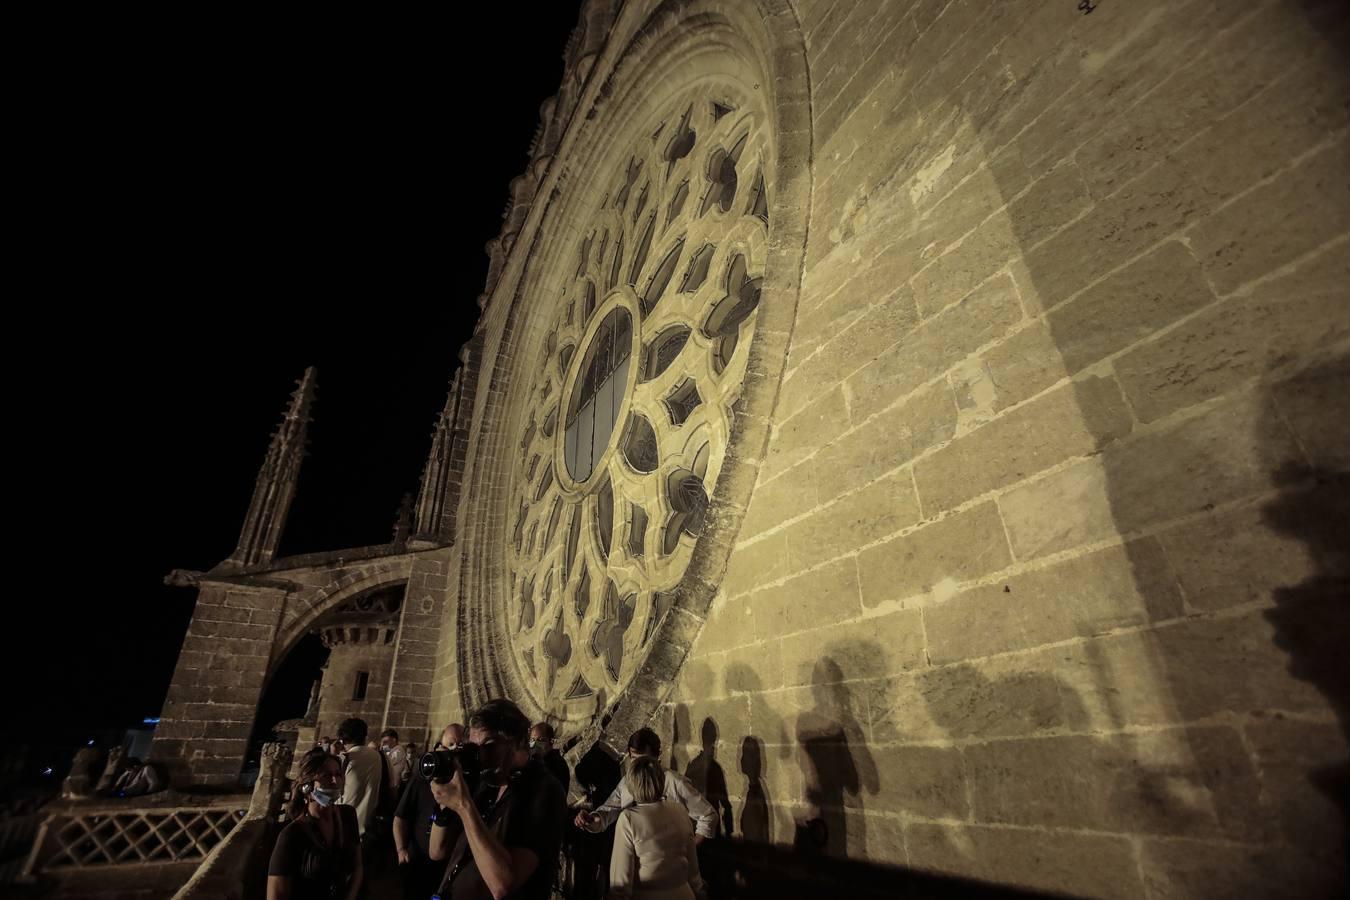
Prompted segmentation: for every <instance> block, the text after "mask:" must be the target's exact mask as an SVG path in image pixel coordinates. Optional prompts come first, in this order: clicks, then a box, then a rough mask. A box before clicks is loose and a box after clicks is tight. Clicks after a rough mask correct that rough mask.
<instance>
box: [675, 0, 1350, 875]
mask: <svg viewBox="0 0 1350 900" xmlns="http://www.w3.org/2000/svg"><path fill="white" fill-rule="evenodd" d="M796 6H797V9H798V13H799V15H800V19H801V24H802V27H803V29H804V33H805V37H806V44H807V53H808V59H809V64H810V70H811V83H812V88H811V105H812V126H813V131H814V147H815V150H814V156H815V158H814V164H813V170H814V194H813V203H812V215H811V229H810V235H811V236H810V241H809V243H808V249H807V257H808V258H807V264H806V268H805V272H804V275H803V284H802V290H803V293H802V301H801V307H800V310H799V313H798V316H797V321H796V325H795V329H794V332H793V336H792V343H791V350H790V354H789V359H788V369H787V374H786V376H785V378H784V380H783V384H782V389H781V394H780V397H779V401H778V406H777V410H776V414H775V418H774V425H773V437H772V440H771V443H770V446H769V448H768V452H767V455H766V457H765V458H764V460H763V464H762V468H761V471H760V475H759V478H758V482H757V485H756V487H755V491H754V495H753V500H752V503H751V506H750V509H749V511H748V514H747V516H746V518H745V520H744V524H743V526H742V529H741V533H740V538H739V542H738V544H737V546H736V549H735V552H734V554H733V557H732V560H731V565H730V569H729V571H728V573H727V575H726V578H725V579H724V581H723V583H722V585H721V591H720V593H719V596H718V599H717V601H716V602H715V604H714V607H713V610H712V614H711V617H710V619H709V621H708V622H707V623H706V624H705V626H704V627H703V629H702V632H701V634H700V636H699V638H698V640H697V642H696V643H695V644H694V647H693V650H692V652H691V654H690V656H689V659H688V661H687V662H686V664H685V666H684V669H683V672H682V674H681V677H680V680H679V684H678V687H677V689H676V694H675V696H674V697H673V698H672V702H671V703H670V704H669V705H668V706H667V708H666V709H665V711H664V717H663V722H662V731H663V733H664V734H665V735H666V737H667V738H668V739H672V738H673V743H674V745H675V746H674V748H673V755H672V758H673V760H674V762H675V763H676V764H677V765H680V766H687V765H689V764H690V763H691V762H693V763H697V766H696V769H697V771H699V772H703V771H704V770H706V768H707V764H708V763H709V762H710V761H715V762H716V764H717V765H718V766H720V768H721V770H722V771H723V772H724V774H725V780H726V783H727V785H728V788H729V794H730V804H731V808H732V810H733V814H734V818H735V822H736V832H737V833H738V834H742V835H745V836H746V837H750V838H755V839H760V840H769V841H773V842H778V843H789V842H794V841H797V842H799V843H801V844H804V845H806V846H815V845H818V844H823V848H822V849H823V850H824V852H827V853H830V854H835V855H847V856H849V857H853V858H866V859H871V860H884V861H892V862H895V863H899V864H905V865H909V866H913V867H918V868H925V869H934V870H939V871H942V872H949V873H957V874H963V875H970V876H974V877H978V878H983V879H988V880H991V881H997V882H1003V883H1017V884H1023V885H1030V886H1035V887H1038V888H1046V889H1054V890H1061V891H1069V892H1073V893H1082V894H1091V895H1124V896H1141V895H1144V894H1149V895H1172V894H1179V895H1186V894H1196V895H1212V894H1214V893H1217V892H1223V891H1226V890H1228V889H1233V888H1238V887H1241V888H1242V889H1244V890H1246V891H1247V892H1248V893H1249V894H1261V895H1264V894H1273V893H1281V892H1294V893H1298V892H1300V891H1302V890H1309V891H1313V892H1314V893H1320V892H1321V890H1323V889H1325V887H1326V885H1327V884H1329V883H1330V882H1331V881H1332V880H1334V879H1335V878H1337V877H1343V873H1342V875H1341V876H1338V875H1337V873H1338V872H1339V871H1341V867H1342V866H1343V860H1342V859H1340V858H1339V854H1340V853H1341V852H1342V848H1343V841H1344V830H1343V826H1342V823H1341V820H1340V817H1339V815H1338V814H1337V810H1336V809H1335V807H1334V805H1333V803H1332V802H1331V800H1330V799H1329V798H1328V796H1327V792H1328V790H1329V789H1330V783H1329V782H1328V781H1326V780H1324V779H1322V778H1321V776H1320V775H1319V773H1324V772H1326V771H1327V770H1328V769H1330V768H1331V767H1333V766H1340V767H1343V766H1344V761H1345V758H1346V745H1345V736H1344V731H1343V727H1342V724H1341V723H1338V716H1343V715H1344V714H1345V703H1346V700H1347V696H1346V692H1345V679H1344V675H1343V674H1337V671H1338V666H1337V663H1336V658H1337V657H1336V654H1337V653H1338V651H1337V649H1336V644H1335V640H1336V639H1333V638H1332V637H1330V635H1329V634H1326V631H1327V630H1329V629H1340V630H1339V632H1332V633H1337V634H1338V635H1339V639H1343V638H1344V636H1345V634H1346V631H1345V626H1346V613H1345V611H1344V603H1345V598H1346V593H1345V588H1346V582H1345V581H1344V577H1345V575H1346V558H1345V553H1346V549H1345V548H1346V547H1347V546H1350V537H1347V535H1346V532H1345V525H1344V522H1345V512H1346V510H1347V502H1346V470H1347V467H1348V466H1347V463H1350V459H1348V458H1347V455H1346V454H1347V448H1348V447H1350V433H1347V427H1348V426H1347V423H1350V406H1347V397H1350V366H1348V365H1347V359H1346V356H1347V353H1350V306H1347V300H1348V299H1350V298H1347V287H1346V285H1347V284H1350V281H1348V280H1347V275H1350V271H1347V270H1350V252H1347V251H1348V250H1350V243H1347V231H1348V230H1350V190H1347V189H1348V188H1350V179H1347V178H1346V173H1347V172H1348V171H1350V165H1348V164H1350V143H1348V142H1347V134H1346V130H1345V126H1346V99H1347V96H1350V92H1348V91H1347V85H1348V80H1347V74H1346V73H1347V69H1346V66H1347V56H1346V42H1345V17H1344V15H1343V14H1342V13H1341V8H1340V7H1339V5H1338V4H1333V3H1324V4H1316V3H1303V4H1297V3H1289V2H1261V3H1255V2H1254V3H1250V4H1240V5H1237V6H1234V5H1232V4H1222V3H1214V2H1202V0H1195V2H1178V0H1168V2H1161V0H1159V2H1142V3H1141V2H1136V3H1128V4H1127V3H1120V2H1102V3H1100V4H1098V5H1097V9H1096V10H1095V11H1094V12H1093V13H1092V14H1090V15H1083V14H1082V13H1081V12H1080V11H1078V10H1077V9H1075V6H1076V4H1074V3H1070V2H1059V3H1048V2H1044V3H1015V2H1014V3H997V4H990V3H981V2H965V0H953V2H950V3H945V2H918V3H909V2H890V3H881V2H852V0H847V2H838V3H831V2H829V0H823V2H809V0H803V2H800V3H798V4H796ZM1338 578H1339V579H1340V580H1339V581H1338V580H1337V579H1338ZM710 727H712V728H715V733H716V741H715V742H714V743H712V744H710V745H709V746H708V748H707V749H706V750H705V749H704V747H703V741H702V737H703V735H704V734H705V733H708V730H709V728H710ZM700 754H701V755H700ZM1342 772H1343V768H1342ZM1342 777H1343V776H1342ZM812 820H815V821H816V822H817V823H818V824H815V825H812V826H811V827H809V828H804V827H803V823H805V822H809V821H812ZM822 826H823V827H822Z"/></svg>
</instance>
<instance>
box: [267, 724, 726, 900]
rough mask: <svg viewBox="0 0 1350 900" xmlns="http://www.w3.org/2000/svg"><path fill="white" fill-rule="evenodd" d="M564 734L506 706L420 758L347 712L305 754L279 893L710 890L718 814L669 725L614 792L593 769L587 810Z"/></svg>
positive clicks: (642, 736) (290, 899)
mask: <svg viewBox="0 0 1350 900" xmlns="http://www.w3.org/2000/svg"><path fill="white" fill-rule="evenodd" d="M555 737H556V736H555V734H554V731H553V728H552V726H550V725H549V724H548V723H546V722H540V723H535V724H531V723H530V721H529V719H528V718H526V716H525V715H524V713H522V712H521V710H520V708H519V707H517V706H516V705H515V704H514V703H512V702H511V701H509V700H493V701H490V702H488V703H486V704H484V705H483V706H482V707H481V708H479V709H478V710H476V711H475V712H474V713H473V715H472V716H471V717H470V718H469V723H468V727H467V728H466V727H465V726H464V725H462V724H452V725H449V726H447V727H446V728H445V730H444V731H443V732H442V733H441V736H440V740H439V741H438V742H437V744H436V746H435V748H434V750H433V754H429V762H428V763H427V764H420V763H419V761H418V760H417V759H416V758H415V756H414V753H413V751H414V748H412V747H411V746H409V745H401V744H399V740H398V734H397V732H394V731H392V730H387V731H385V732H383V733H382V734H381V735H380V740H379V741H378V742H371V743H369V744H367V743H366V738H367V726H366V723H365V722H363V721H362V720H360V719H348V720H346V721H344V722H343V723H342V724H341V726H339V728H338V736H337V739H336V740H328V739H325V740H324V741H321V742H320V743H319V745H318V746H316V747H315V748H314V749H313V750H311V751H309V752H308V753H306V754H305V755H304V757H302V759H301V760H300V764H299V774H298V776H297V778H296V781H295V785H294V788H293V791H292V794H291V797H290V799H289V802H288V804H287V807H286V819H287V824H286V825H285V827H284V828H283V829H282V830H281V833H280V834H279V836H278V838H277V841H276V845H275V848H274V850H273V852H272V857H271V862H270V865H269V867H268V878H267V897H268V900H310V898H325V900H327V898H341V900H358V898H363V900H364V898H369V900H385V898H389V900H393V898H399V897H402V898H408V900H429V898H433V897H436V898H440V900H452V898H453V900H469V898H474V900H478V898H497V900H500V898H512V900H517V898H518V900H548V898H550V897H554V896H558V895H565V896H570V897H577V898H587V900H589V898H597V900H599V898H637V900H694V898H704V897H705V896H706V892H705V886H704V883H703V879H702V877H701V876H700V869H699V861H698V848H699V845H700V844H701V843H702V842H703V841H704V840H706V839H708V838H712V837H714V836H715V835H716V834H717V827H718V819H717V814H716V811H715V810H714V808H713V806H712V805H711V804H709V803H708V801H707V800H706V799H704V798H703V796H702V795H701V794H700V793H699V792H698V790H697V789H695V787H694V785H693V784H692V783H691V782H690V781H689V779H688V778H685V777H684V776H683V775H680V774H679V773H677V772H674V771H671V770H669V769H667V768H665V767H664V766H662V764H661V762H660V761H659V757H660V753H661V740H660V738H659V737H658V736H657V734H656V733H655V732H654V731H652V730H651V729H649V728H642V729H639V730H638V731H636V732H634V733H633V735H632V736H631V738H630V739H629V741H628V748H627V753H626V756H625V758H624V760H623V773H622V778H621V779H620V780H619V783H618V785H617V787H614V788H613V790H612V792H609V793H608V796H607V797H605V799H604V800H603V801H599V796H602V794H597V793H596V790H597V785H596V784H595V783H594V780H592V781H590V782H587V781H586V780H585V779H584V778H583V777H582V772H581V769H580V767H579V768H578V780H579V781H580V782H582V784H581V785H580V787H582V788H583V790H579V791H578V792H576V793H577V795H578V796H581V797H582V798H583V799H581V800H579V801H578V802H577V803H576V804H575V808H571V807H569V805H568V800H567V798H568V794H569V788H570V787H571V779H572V773H571V771H570V769H569V767H568V765H567V763H566V761H565V760H564V759H563V758H562V755H561V753H559V752H558V750H557V749H556V748H555V747H554V740H555ZM597 801H598V802H597ZM611 837H612V845H611V843H610V839H611ZM563 868H568V869H570V870H571V874H572V875H573V876H574V877H572V878H569V879H563V878H561V877H560V873H561V870H562V869H563Z"/></svg>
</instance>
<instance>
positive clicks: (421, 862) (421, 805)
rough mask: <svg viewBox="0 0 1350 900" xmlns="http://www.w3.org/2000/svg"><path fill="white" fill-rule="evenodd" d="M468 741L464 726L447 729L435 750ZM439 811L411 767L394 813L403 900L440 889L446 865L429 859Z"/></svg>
mask: <svg viewBox="0 0 1350 900" xmlns="http://www.w3.org/2000/svg"><path fill="white" fill-rule="evenodd" d="M467 740H468V732H467V731H466V730H465V728H464V726H463V725H460V724H459V723H455V724H453V725H447V726H446V727H445V730H444V731H442V732H441V739H440V741H438V742H437V743H436V746H435V748H434V749H435V750H458V749H459V748H460V746H461V745H462V744H464V743H465V742H466V741H467ZM414 762H417V760H414ZM477 785H478V782H477V781H476V780H475V781H471V782H470V783H469V787H470V788H476V787H477ZM438 808H439V807H438V806H437V805H436V798H435V797H433V796H432V794H431V782H430V781H428V780H427V779H426V778H424V777H423V776H422V771H421V768H420V766H416V765H415V766H413V774H412V776H411V778H410V780H409V781H408V789H407V790H405V791H404V792H403V797H402V798H401V799H400V800H399V802H398V809H396V810H394V846H395V849H396V851H397V853H398V865H399V870H400V871H401V872H402V873H403V897H404V900H427V898H428V897H430V896H431V895H432V894H434V893H436V889H437V888H439V887H440V886H441V877H442V876H444V875H445V863H443V862H436V861H435V860H433V859H432V858H431V820H432V818H433V817H435V815H436V810H437V809H438Z"/></svg>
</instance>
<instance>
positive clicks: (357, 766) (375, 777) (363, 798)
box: [338, 719, 384, 835]
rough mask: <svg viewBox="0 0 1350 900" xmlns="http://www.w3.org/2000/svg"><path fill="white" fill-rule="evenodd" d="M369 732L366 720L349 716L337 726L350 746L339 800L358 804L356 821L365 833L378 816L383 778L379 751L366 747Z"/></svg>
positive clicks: (346, 743) (342, 740)
mask: <svg viewBox="0 0 1350 900" xmlns="http://www.w3.org/2000/svg"><path fill="white" fill-rule="evenodd" d="M366 733H367V728H366V723H365V722H364V721H363V720H361V719H346V720H344V721H343V722H342V724H341V725H339V726H338V740H339V741H341V742H342V744H343V746H345V747H348V748H350V749H348V750H347V751H346V753H345V754H344V761H343V763H344V764H343V768H344V773H343V774H344V775H345V781H344V786H343V789H342V796H341V797H339V798H338V802H339V803H345V804H347V805H348V806H354V807H356V824H357V827H359V828H360V829H361V834H362V835H364V834H365V833H366V828H368V827H369V826H370V823H371V820H372V819H373V818H374V816H375V808H376V807H377V806H379V803H380V785H381V783H382V782H383V781H384V766H383V765H382V764H381V760H380V751H378V750H373V749H371V748H370V747H367V746H366Z"/></svg>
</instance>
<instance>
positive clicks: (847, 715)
mask: <svg viewBox="0 0 1350 900" xmlns="http://www.w3.org/2000/svg"><path fill="white" fill-rule="evenodd" d="M831 650H832V652H837V653H841V654H847V656H846V658H848V659H849V660H867V659H881V658H882V655H881V654H882V653H883V651H882V649H881V647H880V646H876V645H872V646H870V647H861V646H860V647H852V646H850V647H848V648H831ZM844 680H845V674H844V671H843V670H842V668H841V667H840V665H839V663H838V662H836V661H835V658H834V657H832V656H828V655H827V656H823V657H822V658H821V659H820V660H819V661H818V662H817V663H816V665H815V668H814V669H813V670H812V673H811V696H812V700H813V702H814V704H815V705H814V707H813V708H812V709H809V710H807V711H805V712H803V713H801V714H800V715H799V716H797V721H796V724H795V726H794V732H793V733H794V737H795V738H796V742H797V748H798V750H797V753H798V763H799V765H800V766H801V770H802V782H803V796H802V800H803V801H804V802H805V804H806V808H805V810H804V811H803V812H802V813H801V815H799V816H798V818H797V824H796V833H795V834H794V836H793V841H792V843H793V847H794V848H795V849H796V850H797V852H798V853H801V854H803V855H805V856H833V857H840V858H842V857H846V856H848V855H849V850H850V848H851V847H865V846H866V825H865V824H864V822H865V819H864V818H863V816H862V815H861V813H862V811H863V800H862V797H863V793H864V792H866V793H869V794H875V793H876V792H877V790H878V789H879V788H880V778H879V775H878V773H877V769H876V764H875V763H874V762H873V760H872V754H871V752H870V751H869V750H868V749H867V742H866V740H865V738H864V735H863V730H862V726H861V725H860V724H859V723H858V717H857V716H856V715H855V713H854V709H853V705H854V701H853V694H852V691H851V690H850V688H849V687H848V686H847V685H846V684H844V683H843V682H844ZM846 810H847V811H849V812H855V813H857V815H854V816H849V815H848V814H847V813H846ZM850 826H851V827H852V828H853V829H854V833H850V831H849V828H850Z"/></svg>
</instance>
